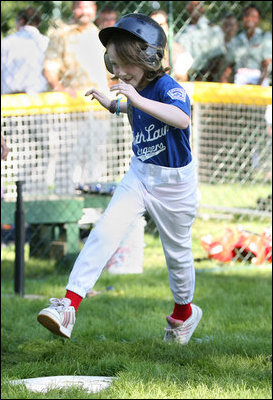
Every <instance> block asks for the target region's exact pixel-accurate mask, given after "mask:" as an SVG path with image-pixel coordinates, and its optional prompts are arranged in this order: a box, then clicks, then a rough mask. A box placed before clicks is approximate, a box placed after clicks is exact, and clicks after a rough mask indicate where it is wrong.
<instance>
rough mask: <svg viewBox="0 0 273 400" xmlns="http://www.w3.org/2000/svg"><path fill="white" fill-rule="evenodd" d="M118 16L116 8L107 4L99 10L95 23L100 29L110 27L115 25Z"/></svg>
mask: <svg viewBox="0 0 273 400" xmlns="http://www.w3.org/2000/svg"><path fill="white" fill-rule="evenodd" d="M118 17H119V13H118V12H117V11H116V10H115V9H114V8H112V7H109V6H106V7H104V8H103V9H102V10H101V11H100V12H99V15H98V16H97V18H96V20H95V24H96V25H97V27H98V28H99V30H101V29H104V28H109V27H110V26H113V25H115V23H116V21H117V19H118Z"/></svg>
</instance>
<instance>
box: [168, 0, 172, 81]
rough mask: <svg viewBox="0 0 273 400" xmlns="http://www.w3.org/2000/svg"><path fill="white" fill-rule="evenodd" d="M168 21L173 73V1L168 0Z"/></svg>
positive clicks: (170, 60)
mask: <svg viewBox="0 0 273 400" xmlns="http://www.w3.org/2000/svg"><path fill="white" fill-rule="evenodd" d="M168 23H169V35H168V48H169V64H170V68H171V69H170V75H172V74H173V2H172V1H168Z"/></svg>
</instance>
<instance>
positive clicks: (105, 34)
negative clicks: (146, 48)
mask: <svg viewBox="0 0 273 400" xmlns="http://www.w3.org/2000/svg"><path fill="white" fill-rule="evenodd" d="M115 32H125V33H126V35H129V36H134V37H137V38H139V39H141V40H142V41H144V40H143V39H142V38H141V37H140V36H138V35H135V34H134V33H132V32H129V31H128V30H127V29H123V28H118V27H116V26H111V27H109V28H104V29H102V30H101V31H100V32H99V39H100V41H101V43H102V44H103V46H104V47H106V46H107V43H108V42H109V39H110V38H111V36H112V35H113V34H114V33H115Z"/></svg>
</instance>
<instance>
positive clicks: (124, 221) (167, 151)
mask: <svg viewBox="0 0 273 400" xmlns="http://www.w3.org/2000/svg"><path fill="white" fill-rule="evenodd" d="M99 38H100V40H101V42H102V44H103V45H104V46H105V47H106V53H105V64H106V67H107V68H108V70H109V71H110V72H111V73H112V74H114V76H115V79H116V78H117V79H118V80H119V81H118V83H116V84H114V85H113V86H112V87H111V89H110V90H111V91H113V92H116V95H117V96H119V95H123V96H125V98H126V99H127V101H126V102H120V101H119V99H117V100H111V99H109V98H108V97H107V96H106V95H105V94H104V93H102V92H100V91H98V90H97V89H90V90H89V91H88V92H87V93H86V95H87V96H89V95H91V96H92V99H97V100H98V101H99V102H100V104H101V105H102V106H103V107H105V108H106V109H107V110H109V111H110V112H111V113H116V114H117V115H119V113H120V112H126V113H127V114H128V118H129V121H130V123H131V126H132V131H133V142H132V149H133V153H134V155H133V157H132V160H131V165H130V168H129V170H128V172H127V173H126V174H125V176H124V178H123V179H122V181H121V182H120V184H119V185H118V187H117V189H116V191H115V193H114V195H113V197H112V199H111V201H110V203H109V205H108V207H107V209H106V210H105V212H104V214H103V215H102V217H101V218H100V220H99V222H98V223H97V224H96V226H95V228H94V229H93V230H92V231H91V232H90V235H89V237H88V239H87V241H86V243H85V245H84V247H83V249H82V251H81V252H80V254H79V256H78V258H77V260H76V262H75V264H74V267H73V269H72V271H71V274H70V276H69V280H68V285H67V287H66V290H67V292H66V295H65V297H64V298H61V299H56V298H52V299H50V300H51V305H50V307H47V308H45V309H43V310H42V311H41V312H40V313H39V314H38V317H37V318H38V321H39V322H40V323H41V324H42V325H43V326H45V327H46V328H47V329H49V330H51V331H52V332H53V333H55V334H58V335H61V336H64V337H67V338H70V336H71V332H72V329H73V326H74V323H75V312H76V311H77V308H78V306H79V304H80V302H81V301H82V299H83V298H84V297H85V296H86V294H87V293H88V292H90V291H91V289H92V288H93V286H94V285H95V283H96V281H97V280H98V278H99V276H100V274H101V272H102V270H103V268H104V266H105V264H106V262H107V261H108V260H109V258H110V257H111V256H112V254H113V253H114V252H115V251H116V249H117V248H118V246H119V243H120V242H121V240H122V239H123V238H124V236H125V235H126V232H128V229H129V228H130V226H131V225H132V224H133V223H134V222H135V221H136V219H137V218H139V216H141V215H143V214H144V213H145V212H146V211H147V212H148V213H149V214H150V216H151V217H152V218H153V219H154V221H155V223H156V225H157V228H158V231H159V234H160V238H161V241H162V245H163V249H164V254H165V258H166V264H167V268H168V273H169V284H170V289H171V291H172V295H173V299H174V308H173V312H172V313H171V315H168V316H167V317H166V318H167V328H166V329H165V336H164V341H168V342H169V341H175V342H178V343H180V344H181V345H186V344H187V343H188V342H189V340H190V338H191V336H192V334H193V332H194V331H195V329H196V327H197V325H198V323H199V321H200V319H201V317H202V310H201V309H200V308H199V307H198V306H196V305H195V304H193V303H192V300H193V295H194V289H195V271H194V262H193V256H192V240H191V229H192V224H193V221H194V218H195V215H196V209H197V183H196V171H195V164H194V160H193V158H192V154H191V148H190V111H191V107H190V100H189V97H188V95H187V93H186V91H185V90H184V88H183V87H182V86H181V85H180V84H179V83H177V82H176V81H175V80H174V79H173V78H172V77H171V76H169V75H168V74H166V70H165V69H164V68H163V67H162V59H163V56H164V48H165V46H166V42H167V39H166V35H165V33H164V31H163V29H162V28H161V27H160V25H159V24H158V23H157V22H155V21H154V20H153V19H151V18H150V17H147V16H145V15H143V14H127V15H125V16H124V17H122V18H121V19H120V20H119V21H118V22H117V23H116V24H115V26H113V27H109V28H105V29H103V30H102V31H100V33H99ZM98 134H99V133H98Z"/></svg>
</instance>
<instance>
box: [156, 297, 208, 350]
mask: <svg viewBox="0 0 273 400" xmlns="http://www.w3.org/2000/svg"><path fill="white" fill-rule="evenodd" d="M191 308H192V314H191V316H190V317H189V318H188V319H186V321H184V322H183V321H179V320H177V319H174V318H172V317H171V316H170V315H168V316H167V317H166V319H167V322H168V326H167V328H166V329H165V332H166V333H165V336H164V339H163V340H164V342H177V343H180V344H182V345H186V344H188V342H189V340H190V338H191V336H192V334H193V332H194V331H195V329H196V327H197V325H198V324H199V321H200V319H201V318H202V314H203V313H202V310H201V308H199V307H197V306H196V305H195V304H192V305H191Z"/></svg>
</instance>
